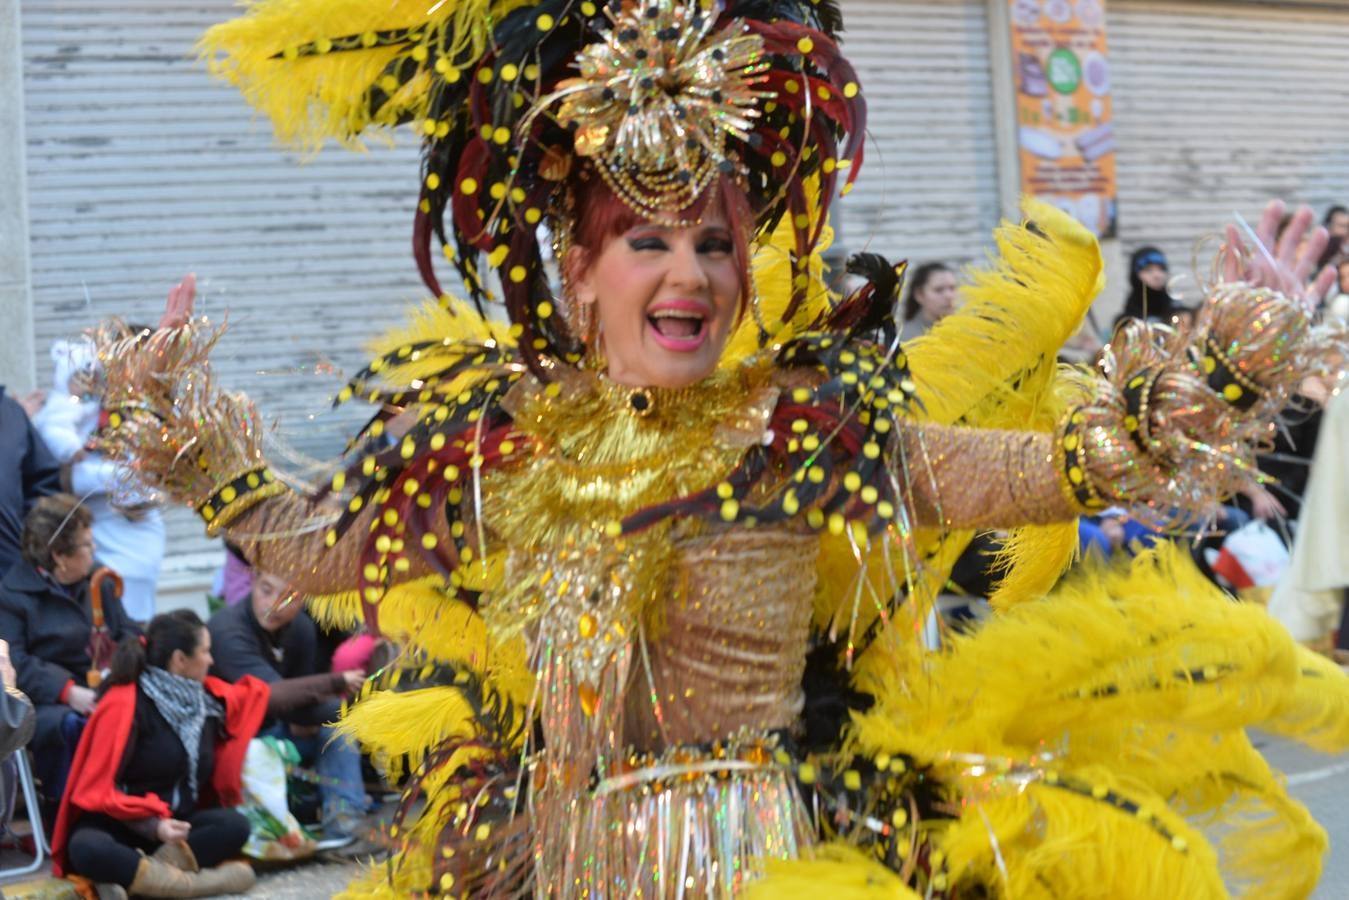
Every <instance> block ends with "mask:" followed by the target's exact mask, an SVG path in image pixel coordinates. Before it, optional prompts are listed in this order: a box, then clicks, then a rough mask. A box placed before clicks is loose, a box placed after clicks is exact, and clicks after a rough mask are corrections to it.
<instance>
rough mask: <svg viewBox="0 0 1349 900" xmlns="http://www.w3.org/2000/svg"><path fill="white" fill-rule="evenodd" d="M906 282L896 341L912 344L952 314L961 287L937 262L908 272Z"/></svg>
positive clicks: (953, 273) (943, 265)
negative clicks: (897, 339) (910, 342)
mask: <svg viewBox="0 0 1349 900" xmlns="http://www.w3.org/2000/svg"><path fill="white" fill-rule="evenodd" d="M905 281H906V282H907V283H908V287H909V289H908V292H907V293H906V294H905V295H904V310H903V313H902V315H901V316H900V329H899V339H900V340H901V341H911V340H913V339H914V338H916V337H921V336H922V335H925V334H927V333H928V332H929V331H931V330H932V326H933V325H936V324H937V323H938V322H940V321H941V320H942V319H944V318H946V317H947V316H949V315H950V314H951V313H953V312H955V310H956V299H957V294H958V293H959V287H960V286H959V284H958V282H957V281H956V273H955V272H954V271H952V269H951V268H950V267H949V266H947V265H946V264H945V263H939V262H930V263H924V264H923V265H921V266H919V267H918V268H916V269H914V270H913V271H912V272H910V273H909V274H908V275H907V276H906V278H905ZM887 337H892V336H890V335H887ZM887 343H889V342H887Z"/></svg>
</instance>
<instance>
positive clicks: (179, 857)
mask: <svg viewBox="0 0 1349 900" xmlns="http://www.w3.org/2000/svg"><path fill="white" fill-rule="evenodd" d="M150 858H151V859H157V860H159V861H160V862H162V863H168V864H169V865H171V866H173V867H174V868H175V869H178V870H180V871H183V872H189V873H195V872H199V871H201V867H200V866H198V865H197V858H196V857H195V856H193V855H192V848H191V847H189V846H188V845H187V841H175V842H174V843H172V844H160V845H159V849H158V850H156V851H155V852H154V853H153V854H152V855H151V857H150Z"/></svg>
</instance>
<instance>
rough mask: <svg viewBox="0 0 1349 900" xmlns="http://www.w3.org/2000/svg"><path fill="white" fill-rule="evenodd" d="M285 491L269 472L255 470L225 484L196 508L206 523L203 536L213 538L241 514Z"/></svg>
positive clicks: (264, 468)
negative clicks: (206, 535)
mask: <svg viewBox="0 0 1349 900" xmlns="http://www.w3.org/2000/svg"><path fill="white" fill-rule="evenodd" d="M285 489H286V486H285V485H284V484H281V483H280V482H278V481H277V480H276V476H274V475H273V474H272V472H271V470H270V469H268V468H267V467H266V466H259V467H258V468H256V469H251V470H249V471H247V472H244V473H243V474H241V475H238V476H236V477H234V478H231V479H230V480H229V481H227V482H226V483H225V484H224V485H223V486H222V487H221V488H220V489H219V490H217V491H216V492H215V493H213V494H211V496H209V497H207V498H206V500H205V501H203V502H202V503H200V504H198V505H197V514H198V515H200V516H201V518H202V520H203V521H204V522H205V523H206V533H207V534H209V535H210V536H211V537H215V536H216V535H217V534H219V533H220V530H221V529H222V528H226V527H228V526H229V524H230V523H231V522H233V521H234V520H235V519H237V518H238V517H239V516H241V515H242V514H243V513H245V512H247V511H248V510H250V509H252V508H253V507H254V506H256V505H258V504H259V503H261V502H262V501H263V500H266V499H267V498H268V497H275V496H276V495H277V494H279V493H281V492H282V491H284V490H285Z"/></svg>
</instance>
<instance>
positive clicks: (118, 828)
mask: <svg viewBox="0 0 1349 900" xmlns="http://www.w3.org/2000/svg"><path fill="white" fill-rule="evenodd" d="M187 821H188V822H189V823H191V825H192V830H191V831H190V832H188V835H187V845H188V846H189V847H191V848H192V855H193V856H195V857H196V858H197V864H198V865H199V866H201V867H202V868H203V869H209V868H210V867H211V866H218V865H220V864H221V863H222V862H224V861H225V860H227V859H229V858H230V857H231V856H238V855H239V851H240V850H242V849H243V846H244V841H246V840H248V820H247V819H245V818H244V817H243V814H242V813H238V812H235V811H234V810H232V809H203V810H198V811H197V812H195V813H193V814H192V815H191V816H190V817H189V818H188V820H187ZM158 847H159V843H158V842H156V841H150V840H146V839H145V838H143V837H141V836H140V835H138V834H136V833H135V832H134V831H132V830H131V829H129V828H127V827H126V826H125V825H124V824H123V823H121V822H119V821H117V820H116V819H113V818H110V817H109V816H102V815H92V814H91V815H87V816H83V817H81V818H80V822H79V824H78V825H77V826H76V827H75V833H74V834H72V835H71V836H70V842H69V844H68V845H67V847H66V856H67V858H68V859H69V860H70V869H71V871H73V872H74V873H75V874H76V875H83V876H84V877H85V878H88V879H89V880H90V881H93V882H96V883H98V884H120V885H121V886H122V887H130V886H131V882H133V881H135V880H136V869H137V867H138V866H140V862H141V852H142V851H144V852H145V853H153V852H154V851H155V850H156V849H157V848H158Z"/></svg>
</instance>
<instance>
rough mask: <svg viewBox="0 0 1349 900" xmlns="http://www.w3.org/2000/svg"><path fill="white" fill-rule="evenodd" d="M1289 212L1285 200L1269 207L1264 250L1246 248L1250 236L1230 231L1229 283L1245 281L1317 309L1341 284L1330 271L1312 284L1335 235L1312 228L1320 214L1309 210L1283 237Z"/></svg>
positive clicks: (1301, 210) (1261, 237) (1225, 269)
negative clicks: (1283, 227)
mask: <svg viewBox="0 0 1349 900" xmlns="http://www.w3.org/2000/svg"><path fill="white" fill-rule="evenodd" d="M1286 210H1287V207H1286V206H1285V205H1284V202H1283V201H1282V200H1271V201H1270V202H1269V204H1268V205H1267V206H1266V207H1265V211H1264V213H1263V214H1261V216H1260V223H1259V224H1258V225H1257V226H1256V228H1255V237H1256V240H1258V241H1259V242H1260V244H1261V247H1263V248H1264V249H1263V250H1262V249H1261V247H1248V246H1246V236H1244V235H1243V234H1242V232H1241V231H1239V230H1238V229H1237V226H1236V225H1228V226H1227V231H1226V237H1227V242H1226V243H1225V244H1224V245H1223V251H1222V277H1223V280H1224V281H1244V282H1246V283H1247V284H1250V285H1253V286H1255V287H1266V288H1270V289H1271V290H1275V291H1278V292H1279V293H1281V294H1285V295H1287V296H1289V297H1295V298H1297V299H1299V300H1303V301H1305V302H1306V303H1307V305H1308V306H1309V307H1313V308H1314V307H1316V306H1317V305H1319V304H1320V302H1321V298H1322V297H1324V296H1325V295H1326V291H1328V290H1330V286H1331V285H1332V284H1333V283H1334V282H1335V270H1334V268H1332V267H1330V266H1327V267H1326V268H1324V269H1322V270H1321V272H1320V273H1318V274H1317V276H1316V279H1315V280H1314V281H1311V282H1310V283H1309V281H1308V279H1310V278H1311V275H1312V272H1313V271H1314V270H1315V269H1316V263H1317V262H1318V261H1319V260H1320V258H1321V254H1322V253H1324V252H1325V249H1326V242H1327V241H1328V240H1329V235H1328V234H1327V233H1326V230H1325V229H1324V228H1322V227H1320V226H1319V225H1318V226H1316V227H1312V221H1313V219H1314V214H1313V213H1312V210H1311V207H1309V206H1300V207H1298V209H1297V211H1296V212H1294V213H1293V215H1292V218H1290V219H1289V220H1288V227H1287V228H1285V229H1284V231H1283V234H1282V235H1280V234H1279V224H1280V223H1281V222H1282V221H1283V216H1284V213H1285V212H1286ZM1308 229H1311V230H1310V231H1308ZM1304 238H1305V240H1304Z"/></svg>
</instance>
